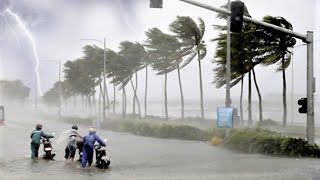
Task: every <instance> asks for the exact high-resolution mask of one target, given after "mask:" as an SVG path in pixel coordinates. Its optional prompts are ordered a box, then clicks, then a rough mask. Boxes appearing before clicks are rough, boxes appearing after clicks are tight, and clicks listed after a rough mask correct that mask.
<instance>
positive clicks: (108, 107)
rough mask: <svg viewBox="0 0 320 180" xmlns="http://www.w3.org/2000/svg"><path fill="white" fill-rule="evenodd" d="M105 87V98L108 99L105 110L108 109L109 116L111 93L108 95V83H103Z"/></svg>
mask: <svg viewBox="0 0 320 180" xmlns="http://www.w3.org/2000/svg"><path fill="white" fill-rule="evenodd" d="M103 85H104V87H105V91H106V92H104V94H105V96H106V97H107V107H104V108H107V109H108V114H109V113H110V100H109V93H108V88H107V82H106V81H103Z"/></svg>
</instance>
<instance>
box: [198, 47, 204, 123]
mask: <svg viewBox="0 0 320 180" xmlns="http://www.w3.org/2000/svg"><path fill="white" fill-rule="evenodd" d="M198 65H199V82H200V105H201V119H202V120H204V109H203V87H202V72H201V60H200V52H199V51H198Z"/></svg>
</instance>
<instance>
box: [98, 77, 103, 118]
mask: <svg viewBox="0 0 320 180" xmlns="http://www.w3.org/2000/svg"><path fill="white" fill-rule="evenodd" d="M99 87H100V91H99V102H98V103H99V107H98V108H99V110H98V113H99V116H98V117H99V120H101V119H102V116H101V115H102V105H101V100H102V98H103V90H102V85H101V83H100V84H99Z"/></svg>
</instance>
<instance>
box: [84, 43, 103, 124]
mask: <svg viewBox="0 0 320 180" xmlns="http://www.w3.org/2000/svg"><path fill="white" fill-rule="evenodd" d="M80 40H82V41H96V42H99V43H101V44H103V92H102V104H103V106H102V122H103V121H104V120H105V117H106V109H105V108H106V94H105V93H106V89H107V88H106V86H107V85H106V38H104V39H103V41H100V40H97V39H80ZM97 128H100V119H99V121H98V123H97Z"/></svg>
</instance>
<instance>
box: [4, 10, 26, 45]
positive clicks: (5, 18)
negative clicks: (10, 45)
mask: <svg viewBox="0 0 320 180" xmlns="http://www.w3.org/2000/svg"><path fill="white" fill-rule="evenodd" d="M2 16H3V18H4V20H5V22H6V24H7V25H8V26H9V28H10V29H11V30H12V32H14V34H15V35H16V32H15V31H14V30H13V28H12V26H11V25H10V24H9V22H8V20H7V17H6V16H5V14H4V12H3V13H2ZM14 37H15V39H16V41H17V43H18V45H19V47H20V48H21V47H22V46H21V43H20V41H19V40H18V38H17V36H14Z"/></svg>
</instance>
